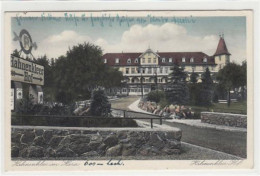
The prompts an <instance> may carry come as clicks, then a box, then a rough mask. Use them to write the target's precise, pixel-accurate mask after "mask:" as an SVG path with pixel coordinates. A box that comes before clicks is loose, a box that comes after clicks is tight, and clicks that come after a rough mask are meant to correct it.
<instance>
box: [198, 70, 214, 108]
mask: <svg viewBox="0 0 260 176" xmlns="http://www.w3.org/2000/svg"><path fill="white" fill-rule="evenodd" d="M212 96H213V80H212V78H211V75H210V71H209V68H208V67H207V68H206V71H205V72H204V73H203V74H202V83H201V92H200V97H201V98H200V100H201V105H204V106H206V107H209V106H210V105H211V101H212Z"/></svg>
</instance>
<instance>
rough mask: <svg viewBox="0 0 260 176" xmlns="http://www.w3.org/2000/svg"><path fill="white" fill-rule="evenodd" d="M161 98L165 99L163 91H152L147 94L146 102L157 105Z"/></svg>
mask: <svg viewBox="0 0 260 176" xmlns="http://www.w3.org/2000/svg"><path fill="white" fill-rule="evenodd" d="M163 98H165V93H164V92H163V91H158V90H154V91H151V92H149V93H148V94H147V100H148V101H153V102H156V103H158V102H160V100H161V99H163Z"/></svg>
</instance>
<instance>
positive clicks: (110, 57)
mask: <svg viewBox="0 0 260 176" xmlns="http://www.w3.org/2000/svg"><path fill="white" fill-rule="evenodd" d="M141 54H142V53H107V54H105V55H103V59H107V64H108V65H110V66H116V65H118V66H125V65H139V59H138V63H135V59H136V58H139V56H140V55H141ZM116 58H118V59H119V64H116V62H115V60H116ZM129 58H130V59H131V64H129V63H127V60H128V59H129Z"/></svg>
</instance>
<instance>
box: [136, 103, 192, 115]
mask: <svg viewBox="0 0 260 176" xmlns="http://www.w3.org/2000/svg"><path fill="white" fill-rule="evenodd" d="M138 106H139V108H141V109H142V110H144V111H147V112H150V113H153V114H156V115H159V116H164V117H171V118H174V119H191V118H193V116H194V112H192V111H191V108H187V107H185V106H179V105H172V104H171V105H169V106H165V107H164V108H162V107H160V105H157V104H156V103H155V102H150V101H146V102H140V103H139V105H138Z"/></svg>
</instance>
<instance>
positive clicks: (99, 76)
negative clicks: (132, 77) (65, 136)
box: [13, 43, 123, 105]
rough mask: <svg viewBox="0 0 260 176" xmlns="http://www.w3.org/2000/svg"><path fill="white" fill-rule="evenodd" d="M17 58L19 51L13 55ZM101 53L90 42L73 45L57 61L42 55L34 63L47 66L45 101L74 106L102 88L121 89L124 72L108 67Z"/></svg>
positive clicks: (44, 88) (45, 73)
mask: <svg viewBox="0 0 260 176" xmlns="http://www.w3.org/2000/svg"><path fill="white" fill-rule="evenodd" d="M13 54H14V55H18V56H19V53H18V51H17V50H15V51H14V52H13ZM101 57H102V50H101V48H100V47H99V46H95V45H93V44H91V43H83V44H78V45H76V46H73V47H72V48H71V49H69V50H68V51H67V53H66V55H65V56H60V57H58V58H57V59H54V58H51V59H49V58H47V56H46V55H45V56H42V57H39V58H37V59H34V60H33V61H34V62H35V63H37V64H40V65H42V66H44V86H43V92H44V99H45V101H48V102H57V101H58V102H61V103H63V104H67V105H69V104H71V103H73V102H75V101H81V100H86V99H90V98H91V92H92V90H94V89H95V88H97V87H99V86H102V87H105V88H112V87H120V86H121V80H123V75H122V73H121V72H120V71H119V70H118V69H115V68H111V67H108V66H107V65H105V64H104V63H103V61H102V59H101Z"/></svg>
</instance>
